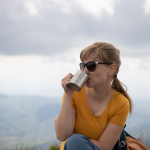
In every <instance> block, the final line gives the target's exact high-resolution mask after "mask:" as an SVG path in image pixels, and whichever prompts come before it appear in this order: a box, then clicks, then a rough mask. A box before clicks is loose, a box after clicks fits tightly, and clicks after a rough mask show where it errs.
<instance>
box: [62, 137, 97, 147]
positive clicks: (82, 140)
mask: <svg viewBox="0 0 150 150" xmlns="http://www.w3.org/2000/svg"><path fill="white" fill-rule="evenodd" d="M64 150H100V149H99V148H98V147H97V146H96V145H95V144H93V143H92V142H91V141H90V139H89V138H88V137H86V136H84V135H81V134H74V135H72V136H71V137H69V138H68V140H67V142H66V144H65V146H64Z"/></svg>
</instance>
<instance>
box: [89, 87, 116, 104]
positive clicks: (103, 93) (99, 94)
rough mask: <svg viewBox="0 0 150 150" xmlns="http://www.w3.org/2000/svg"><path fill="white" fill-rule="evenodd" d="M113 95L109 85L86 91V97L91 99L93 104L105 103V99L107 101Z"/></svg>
mask: <svg viewBox="0 0 150 150" xmlns="http://www.w3.org/2000/svg"><path fill="white" fill-rule="evenodd" d="M113 93H114V89H113V87H112V86H111V84H110V85H105V86H99V87H95V88H88V89H87V94H88V96H89V97H91V99H93V100H94V101H95V102H101V101H103V100H104V101H105V100H106V99H109V97H111V96H112V95H113Z"/></svg>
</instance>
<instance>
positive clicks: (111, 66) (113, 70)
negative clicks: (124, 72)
mask: <svg viewBox="0 0 150 150" xmlns="http://www.w3.org/2000/svg"><path fill="white" fill-rule="evenodd" d="M116 69H117V65H116V64H111V65H110V68H109V72H108V75H109V76H112V75H113V74H114V73H115V72H116Z"/></svg>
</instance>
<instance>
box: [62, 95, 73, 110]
mask: <svg viewBox="0 0 150 150" xmlns="http://www.w3.org/2000/svg"><path fill="white" fill-rule="evenodd" d="M64 97H65V92H64V94H63V97H62V102H61V105H62V104H63V102H64ZM71 105H72V108H74V109H75V108H76V107H75V98H74V95H73V99H72V103H71Z"/></svg>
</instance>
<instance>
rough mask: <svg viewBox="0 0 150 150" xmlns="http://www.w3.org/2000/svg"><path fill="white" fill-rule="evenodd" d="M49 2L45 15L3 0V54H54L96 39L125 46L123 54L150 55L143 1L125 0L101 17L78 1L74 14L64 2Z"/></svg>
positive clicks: (0, 26)
mask: <svg viewBox="0 0 150 150" xmlns="http://www.w3.org/2000/svg"><path fill="white" fill-rule="evenodd" d="M45 3H46V4H45V5H47V7H45V9H39V14H40V16H42V17H36V16H31V15H29V13H28V12H27V10H25V8H24V7H23V5H22V4H21V3H16V2H15V0H11V1H9V0H2V1H1V4H0V22H1V24H0V54H4V55H23V54H39V55H53V54H56V53H63V52H64V51H67V50H69V49H71V48H72V47H77V45H78V44H80V43H79V40H78V39H81V41H80V42H81V43H82V42H83V41H86V40H87V41H88V40H90V39H96V40H97V41H104V40H105V41H107V42H110V43H112V44H114V45H116V47H118V48H119V49H120V48H122V49H121V51H122V54H123V55H127V56H131V55H132V56H142V55H143V56H147V55H150V48H149V47H150V42H149V41H150V34H149V33H150V19H149V17H150V15H148V16H145V15H144V11H143V8H142V5H143V1H140V0H133V1H130V0H122V1H120V2H119V3H117V4H116V7H115V10H114V15H113V16H109V15H108V14H107V13H106V12H104V11H103V15H102V17H101V18H100V19H96V18H95V17H93V15H91V14H88V13H85V12H84V11H83V10H82V9H81V8H80V7H79V6H78V5H77V4H76V3H74V4H73V7H72V12H73V13H71V14H67V13H62V11H61V5H58V4H56V3H54V2H53V1H45ZM82 40H83V41H82ZM93 42H96V41H93ZM90 44H92V43H89V45H90ZM86 46H88V45H86Z"/></svg>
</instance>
